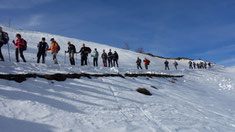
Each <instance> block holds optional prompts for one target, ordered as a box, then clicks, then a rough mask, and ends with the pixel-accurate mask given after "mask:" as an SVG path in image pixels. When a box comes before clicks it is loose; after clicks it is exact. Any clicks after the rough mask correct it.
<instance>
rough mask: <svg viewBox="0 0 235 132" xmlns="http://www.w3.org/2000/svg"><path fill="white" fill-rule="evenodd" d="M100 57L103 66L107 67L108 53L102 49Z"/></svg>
mask: <svg viewBox="0 0 235 132" xmlns="http://www.w3.org/2000/svg"><path fill="white" fill-rule="evenodd" d="M101 58H102V60H103V64H104V67H107V59H108V55H107V54H106V53H105V50H103V53H102V55H101Z"/></svg>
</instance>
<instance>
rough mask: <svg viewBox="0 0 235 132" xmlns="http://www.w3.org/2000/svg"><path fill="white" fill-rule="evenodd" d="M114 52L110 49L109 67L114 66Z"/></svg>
mask: <svg viewBox="0 0 235 132" xmlns="http://www.w3.org/2000/svg"><path fill="white" fill-rule="evenodd" d="M112 61H113V53H112V50H111V49H109V53H108V65H109V67H113V62H112Z"/></svg>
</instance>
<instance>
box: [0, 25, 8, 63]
mask: <svg viewBox="0 0 235 132" xmlns="http://www.w3.org/2000/svg"><path fill="white" fill-rule="evenodd" d="M8 40H9V37H8V34H7V33H6V32H3V31H2V27H1V26H0V61H4V57H3V55H2V46H3V44H7V43H8Z"/></svg>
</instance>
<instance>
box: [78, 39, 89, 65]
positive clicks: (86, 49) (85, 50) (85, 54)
mask: <svg viewBox="0 0 235 132" xmlns="http://www.w3.org/2000/svg"><path fill="white" fill-rule="evenodd" d="M78 53H80V54H81V66H84V65H87V57H88V54H89V53H91V49H90V48H89V47H86V46H85V44H82V47H81V49H80V51H79V52H78Z"/></svg>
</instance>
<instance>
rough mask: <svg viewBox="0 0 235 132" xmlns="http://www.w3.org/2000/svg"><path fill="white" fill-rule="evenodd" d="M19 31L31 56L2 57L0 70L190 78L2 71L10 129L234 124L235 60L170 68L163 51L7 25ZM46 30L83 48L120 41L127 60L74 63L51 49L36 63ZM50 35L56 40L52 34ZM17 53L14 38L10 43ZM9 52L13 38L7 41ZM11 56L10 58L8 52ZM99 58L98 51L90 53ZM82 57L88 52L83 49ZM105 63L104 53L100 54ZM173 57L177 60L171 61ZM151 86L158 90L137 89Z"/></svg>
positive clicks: (184, 130) (118, 130)
mask: <svg viewBox="0 0 235 132" xmlns="http://www.w3.org/2000/svg"><path fill="white" fill-rule="evenodd" d="M4 30H6V31H7V32H9V34H10V36H11V38H13V36H14V35H15V34H16V33H18V32H19V33H21V34H22V36H23V38H25V39H26V40H27V41H28V46H29V49H28V50H27V51H26V52H25V57H26V59H27V61H28V62H27V63H23V62H21V63H15V62H14V61H12V62H8V61H6V62H0V73H1V74H8V73H16V74H20V73H39V74H53V73H74V72H76V73H81V72H86V73H121V74H124V73H146V72H147V73H162V74H173V75H184V77H183V78H146V77H138V78H128V77H127V78H119V77H107V78H92V79H88V78H81V79H67V80H66V81H64V82H57V81H51V80H45V79H41V78H31V79H28V80H27V81H24V82H22V83H17V82H14V81H7V80H2V79H0V131H3V132H16V131H17V132H32V131H34V132H54V131H55V132H209V131H212V132H234V131H235V119H234V117H235V104H234V102H235V83H234V82H235V76H234V74H235V67H228V68H226V67H222V66H214V67H213V68H212V69H208V70H205V69H201V70H188V66H187V62H188V61H187V60H182V61H180V62H179V64H180V66H179V68H180V69H179V70H178V71H176V70H174V69H173V67H172V66H171V67H170V68H171V69H172V70H171V71H165V70H163V68H164V67H163V65H162V64H163V61H164V60H163V59H159V58H152V57H149V56H145V55H142V54H138V53H135V52H132V51H127V50H123V49H117V48H114V47H110V46H107V45H101V44H97V43H92V42H86V41H82V40H77V39H71V38H65V37H62V36H56V35H50V34H45V33H38V32H29V31H20V30H16V29H10V28H6V27H4ZM41 37H46V38H47V40H49V39H50V38H51V37H54V38H55V39H56V40H57V41H58V43H59V44H60V45H61V51H63V50H64V49H66V46H67V45H66V43H67V41H71V42H72V43H74V44H75V45H76V47H77V49H79V48H80V46H81V44H82V43H86V45H88V46H90V47H92V49H93V48H95V47H96V48H98V51H100V52H101V50H102V49H106V50H108V49H109V48H112V49H113V50H116V51H117V52H118V53H119V55H120V68H119V69H117V68H103V67H101V66H100V67H98V68H93V67H92V66H91V65H89V66H86V67H81V66H80V65H76V66H70V65H69V64H68V58H67V62H66V64H64V62H63V60H64V54H63V53H60V54H59V58H60V61H59V63H60V64H59V65H54V64H53V63H52V56H51V55H50V54H49V53H48V56H47V61H46V64H36V63H35V61H36V60H35V56H36V51H37V48H36V45H37V42H38V41H40V39H41ZM48 42H49V41H48ZM10 49H11V56H12V60H14V57H13V56H14V46H13V45H11V46H10ZM3 52H4V53H7V46H5V47H4V48H3ZM4 55H5V56H4V57H5V59H6V60H8V57H7V56H6V54H4ZM138 56H140V57H141V58H142V59H143V58H144V57H147V58H149V59H150V60H151V65H150V70H149V71H146V70H142V71H141V70H140V71H139V70H136V64H135V61H136V57H138ZM89 59H90V60H91V58H89ZM78 62H79V63H80V59H79V56H78ZM99 62H100V63H101V60H99ZM170 63H172V62H170ZM137 88H147V89H148V90H149V91H150V92H151V93H152V94H153V95H152V96H146V95H142V94H140V93H137V92H136V89H137Z"/></svg>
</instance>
